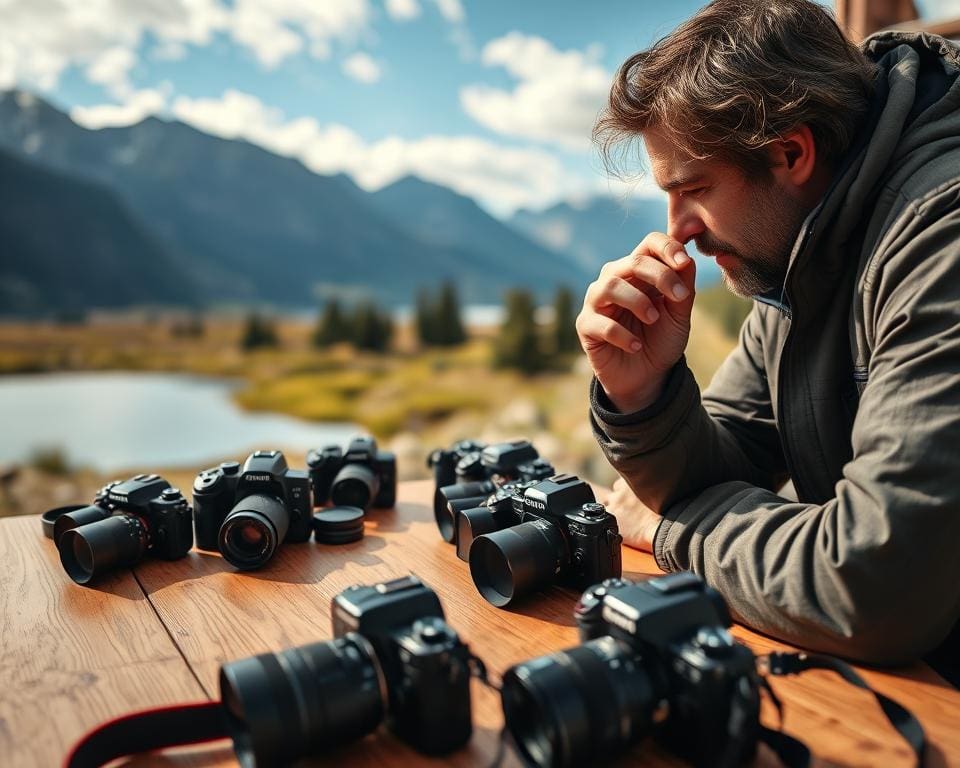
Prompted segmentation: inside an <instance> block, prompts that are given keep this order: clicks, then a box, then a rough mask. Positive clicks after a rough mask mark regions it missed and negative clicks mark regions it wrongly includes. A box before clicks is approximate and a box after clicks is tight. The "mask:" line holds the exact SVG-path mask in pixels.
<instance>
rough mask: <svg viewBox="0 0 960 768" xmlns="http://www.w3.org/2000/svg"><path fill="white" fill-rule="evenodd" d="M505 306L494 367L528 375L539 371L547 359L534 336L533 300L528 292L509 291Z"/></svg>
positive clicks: (535, 330) (496, 344)
mask: <svg viewBox="0 0 960 768" xmlns="http://www.w3.org/2000/svg"><path fill="white" fill-rule="evenodd" d="M505 303H506V317H505V318H504V321H503V325H502V326H501V327H500V333H499V335H498V336H497V339H496V341H495V342H494V357H493V361H494V365H495V366H496V367H497V368H513V369H515V370H518V371H520V372H522V373H525V374H528V375H529V374H534V373H538V372H539V371H542V370H543V369H544V368H546V366H547V358H546V355H544V353H543V349H542V348H541V345H540V337H539V334H538V332H537V323H536V320H535V318H534V312H535V310H536V307H535V306H534V302H533V297H532V296H531V295H530V293H529V292H528V291H523V290H514V291H509V292H508V293H507V296H506V302H505Z"/></svg>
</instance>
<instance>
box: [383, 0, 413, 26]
mask: <svg viewBox="0 0 960 768" xmlns="http://www.w3.org/2000/svg"><path fill="white" fill-rule="evenodd" d="M385 5H386V7H387V13H388V14H389V15H390V18H391V19H393V20H394V21H410V20H411V19H415V18H417V17H418V16H419V15H420V4H419V3H418V2H417V0H386V3H385Z"/></svg>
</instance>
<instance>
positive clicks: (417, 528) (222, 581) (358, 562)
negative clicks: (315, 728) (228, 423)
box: [137, 482, 960, 766]
mask: <svg viewBox="0 0 960 768" xmlns="http://www.w3.org/2000/svg"><path fill="white" fill-rule="evenodd" d="M432 494H433V488H432V485H431V484H430V483H429V482H417V483H405V484H403V485H402V486H401V492H400V498H401V503H400V505H399V506H398V508H397V509H396V510H390V511H374V512H371V513H370V515H369V516H368V522H367V531H366V537H365V538H364V540H363V541H361V542H357V543H355V544H350V545H346V546H342V547H335V546H325V545H319V544H315V543H312V542H311V543H308V544H300V545H290V546H286V547H283V548H281V550H280V552H279V553H278V557H277V558H276V561H275V562H274V563H272V564H271V565H270V566H268V567H267V568H265V569H264V570H262V571H259V572H253V573H238V572H236V571H234V570H233V569H232V568H231V567H230V566H229V564H227V563H226V562H225V561H224V560H222V559H221V558H220V557H219V556H218V555H216V554H213V555H211V554H199V553H191V555H190V557H189V558H187V559H186V560H184V561H180V562H177V563H161V562H149V563H144V564H143V565H142V566H141V567H139V568H138V569H137V573H138V576H139V579H140V581H141V583H142V584H143V585H144V588H145V589H146V590H147V592H148V593H149V594H150V597H151V600H152V602H153V604H154V605H155V606H156V609H157V611H158V613H159V615H160V616H161V617H162V619H163V621H164V623H165V624H166V625H167V627H169V628H170V630H171V633H172V635H173V636H174V637H175V638H176V640H177V643H178V644H179V645H180V647H181V649H182V650H183V653H184V655H185V656H186V658H187V659H188V660H189V662H190V664H191V665H192V666H193V668H194V669H195V670H196V672H197V674H198V677H199V678H200V680H201V682H202V683H203V685H204V687H205V689H206V691H207V693H208V694H209V695H211V696H216V695H217V692H216V680H217V671H218V669H219V666H220V664H222V663H223V662H224V661H228V660H231V659H236V658H240V657H243V656H248V655H251V654H255V653H262V652H264V651H276V650H280V649H282V648H285V647H289V646H291V645H298V644H302V643H307V642H314V641H316V640H322V639H329V638H330V637H331V629H330V602H331V600H332V598H333V596H334V595H336V594H337V593H338V592H339V591H341V590H342V589H344V588H346V587H347V586H349V585H351V584H357V583H365V584H371V583H374V582H377V581H382V580H386V579H391V578H395V577H397V576H401V575H403V574H406V573H411V572H413V573H416V574H417V575H418V576H419V577H420V578H421V579H422V580H423V581H425V582H426V583H427V584H429V585H430V586H431V587H433V588H434V589H435V590H436V591H437V593H438V594H439V595H440V599H441V601H442V603H443V606H444V609H445V611H446V615H447V619H448V621H449V622H450V624H451V625H452V626H453V627H454V628H455V629H456V630H457V631H458V632H459V633H460V634H461V636H462V637H463V638H464V639H465V640H466V641H467V642H468V643H469V644H470V646H471V648H472V649H473V650H474V652H475V653H477V654H478V655H480V656H481V657H482V658H483V659H484V660H485V661H486V663H487V665H488V666H489V668H490V669H491V670H492V671H493V672H494V673H495V674H496V675H498V676H499V674H501V673H502V672H503V671H504V670H506V669H507V668H508V667H509V666H510V665H512V664H515V663H517V662H519V661H523V660H526V659H530V658H532V657H535V656H539V655H541V654H544V653H549V652H552V651H556V650H560V649H563V648H568V647H571V646H574V645H576V644H577V642H578V641H577V633H576V628H575V625H574V622H573V618H572V609H573V605H574V603H575V602H576V598H577V597H578V595H577V594H575V593H573V592H570V591H566V590H562V589H559V588H557V589H552V590H550V591H549V592H546V593H544V594H542V595H540V596H538V597H537V598H535V599H532V600H530V601H528V602H527V603H526V604H525V605H523V606H521V607H520V608H518V609H517V610H512V611H503V610H500V609H497V608H494V607H493V606H491V605H490V604H488V603H487V602H486V601H485V600H483V599H482V598H481V597H480V595H479V594H478V593H477V592H476V589H475V587H474V585H473V582H472V580H471V578H470V574H469V569H468V567H467V565H466V563H464V562H462V561H460V560H458V559H457V557H456V553H455V551H454V549H453V547H452V546H450V545H449V544H446V543H445V542H443V541H442V540H441V539H440V536H439V534H438V533H437V530H436V525H435V523H434V521H433V513H432V508H431V506H430V500H431V498H432ZM624 572H625V575H626V576H628V577H630V578H640V577H643V576H646V575H651V574H655V573H658V570H657V568H656V565H655V563H654V562H653V559H652V557H650V556H649V555H646V554H644V553H640V552H637V551H635V550H629V549H625V550H624ZM737 634H738V636H739V637H740V639H741V640H743V641H744V642H746V643H747V644H748V645H750V646H751V647H753V648H754V649H756V650H757V651H758V652H759V651H765V650H769V649H772V648H781V649H782V648H785V647H786V646H783V645H781V644H777V643H774V642H772V641H770V640H768V639H766V638H763V637H760V636H759V635H757V634H755V633H752V632H750V631H749V630H746V629H743V628H738V629H737ZM866 676H867V678H868V679H869V681H870V682H871V683H872V684H873V685H875V686H876V687H877V688H878V689H879V690H881V691H883V692H885V693H887V694H889V695H891V696H893V697H894V698H896V699H897V700H899V701H902V702H903V703H904V704H906V705H907V706H909V707H910V708H911V709H912V710H913V711H914V712H915V713H917V715H918V716H919V717H920V718H921V721H922V722H923V723H924V725H925V727H926V729H927V733H928V736H929V738H930V742H931V761H930V764H931V765H944V764H947V763H950V762H952V763H957V764H960V734H958V733H957V732H956V725H957V724H958V723H960V693H958V692H957V691H956V690H954V689H953V688H951V687H949V686H948V685H947V684H946V683H944V682H943V681H942V680H940V679H939V678H938V677H937V676H936V675H935V674H934V673H933V672H931V671H930V670H929V669H928V668H927V667H925V666H923V665H918V666H917V667H916V668H912V669H909V670H903V671H898V672H897V673H896V674H893V673H884V672H869V673H866ZM774 686H775V688H776V690H777V692H778V693H779V694H780V695H781V697H782V699H783V701H784V702H785V708H786V713H787V714H786V718H785V728H786V730H787V731H788V732H790V733H792V734H793V735H796V736H798V737H800V738H802V739H803V740H804V741H806V742H807V743H808V744H809V745H810V746H811V748H812V749H813V750H814V752H815V753H816V755H817V757H818V758H820V759H821V760H822V761H825V762H827V763H835V764H842V765H885V766H886V765H889V766H897V765H910V764H911V760H910V753H909V749H908V748H907V747H906V745H905V744H904V743H903V742H901V740H900V738H899V736H898V735H897V734H896V732H895V731H893V730H892V729H890V727H889V725H888V724H887V723H886V721H885V719H884V718H883V715H882V713H881V712H880V710H879V708H878V707H877V705H876V704H875V703H874V701H873V699H872V698H871V697H870V696H869V694H866V693H864V692H862V691H859V690H857V689H855V688H853V687H851V686H849V685H848V684H847V683H845V682H843V681H842V680H840V679H839V678H837V677H836V676H835V675H833V674H832V673H829V672H823V673H821V672H810V673H806V674H805V675H804V676H803V677H802V678H796V679H778V680H777V681H776V682H775V683H774ZM475 692H476V694H477V695H476V696H475V720H476V723H477V734H476V736H475V738H474V739H473V743H472V744H471V746H470V748H469V749H468V750H466V751H464V752H462V753H459V754H457V755H456V756H454V758H453V759H451V760H450V761H448V762H450V763H451V764H454V765H461V766H467V765H486V764H488V762H489V759H490V757H492V755H493V754H494V752H495V749H496V738H497V734H498V732H499V730H500V728H501V725H502V716H501V713H500V709H499V701H498V698H497V697H496V696H494V695H492V694H490V693H489V692H487V691H486V690H484V689H481V688H480V687H479V686H475ZM764 717H765V721H766V722H767V724H769V725H774V724H775V723H776V717H775V713H774V712H773V711H766V710H765V714H764ZM639 754H642V755H643V756H644V758H645V759H644V760H643V764H645V765H673V764H677V763H676V761H674V760H672V759H670V758H668V757H667V756H666V755H664V754H663V753H662V752H661V751H660V750H659V749H658V748H657V747H656V746H655V745H653V744H644V745H643V746H642V747H641V749H640V750H639V751H638V752H636V753H634V757H636V756H637V755H639ZM348 758H349V760H350V764H356V765H379V764H387V763H393V764H402V765H415V764H429V763H430V761H426V760H423V759H422V758H420V757H418V756H417V755H416V754H415V753H413V752H412V751H411V750H409V749H408V748H407V747H405V746H404V745H402V744H400V743H398V742H397V741H396V740H395V739H392V738H390V737H389V735H387V734H385V733H383V732H381V733H380V734H378V735H377V736H375V737H371V738H368V739H366V740H365V741H364V742H363V743H362V744H360V745H357V746H355V747H354V748H351V749H348V750H344V751H343V752H342V753H341V754H339V755H338V756H337V762H341V761H346V760H347V759H348ZM762 762H774V763H775V760H774V759H773V758H772V757H771V756H769V755H766V757H765V759H763V760H762ZM507 764H516V763H507Z"/></svg>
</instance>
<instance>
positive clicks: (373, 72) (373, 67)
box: [342, 52, 380, 84]
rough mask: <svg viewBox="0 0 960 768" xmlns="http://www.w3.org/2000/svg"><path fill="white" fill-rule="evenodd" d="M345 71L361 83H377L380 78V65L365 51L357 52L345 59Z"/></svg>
mask: <svg viewBox="0 0 960 768" xmlns="http://www.w3.org/2000/svg"><path fill="white" fill-rule="evenodd" d="M342 66H343V71H344V72H346V73H347V74H348V75H349V76H350V77H352V78H353V79H354V80H357V81H359V82H361V83H368V84H369V83H375V82H377V81H378V80H379V79H380V65H379V64H377V62H376V61H374V60H373V59H372V58H370V56H368V55H367V54H365V53H361V52H357V53H354V54H353V55H352V56H349V57H347V58H346V59H344V61H343V65H342Z"/></svg>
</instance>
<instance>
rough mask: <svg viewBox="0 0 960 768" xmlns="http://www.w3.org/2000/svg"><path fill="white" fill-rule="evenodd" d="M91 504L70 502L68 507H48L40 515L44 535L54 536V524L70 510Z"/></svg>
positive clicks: (49, 537) (74, 510)
mask: <svg viewBox="0 0 960 768" xmlns="http://www.w3.org/2000/svg"><path fill="white" fill-rule="evenodd" d="M87 506H89V504H70V505H69V506H66V507H56V508H55V509H48V510H47V511H46V512H44V513H43V514H42V515H40V524H41V525H42V526H43V535H44V536H46V537H47V538H48V539H52V538H53V526H54V525H55V524H56V522H57V520H59V519H60V518H61V517H63V516H64V515H66V514H69V513H70V512H76V511H77V510H78V509H83V508H84V507H87Z"/></svg>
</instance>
